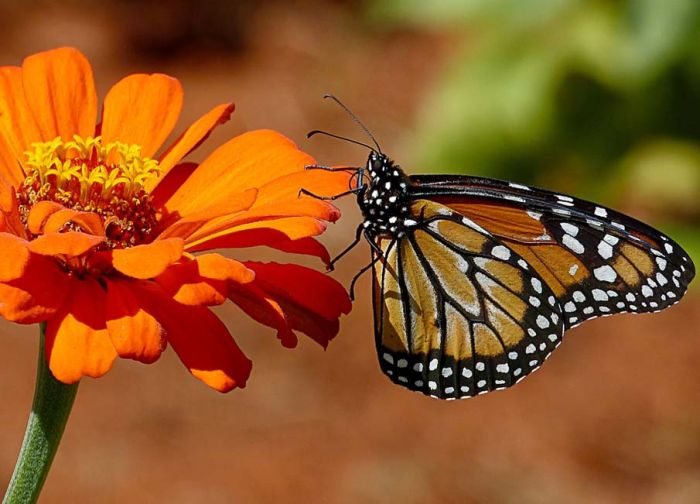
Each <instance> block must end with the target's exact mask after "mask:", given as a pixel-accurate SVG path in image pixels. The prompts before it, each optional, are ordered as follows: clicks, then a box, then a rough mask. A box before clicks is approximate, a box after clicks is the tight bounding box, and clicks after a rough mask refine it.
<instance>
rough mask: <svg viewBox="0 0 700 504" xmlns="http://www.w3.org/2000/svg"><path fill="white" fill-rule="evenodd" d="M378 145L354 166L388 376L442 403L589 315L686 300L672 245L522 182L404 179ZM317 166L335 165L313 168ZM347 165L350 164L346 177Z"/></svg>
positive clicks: (539, 354) (518, 363) (683, 269)
mask: <svg viewBox="0 0 700 504" xmlns="http://www.w3.org/2000/svg"><path fill="white" fill-rule="evenodd" d="M326 97H329V98H332V99H333V100H335V101H336V102H337V103H338V104H339V105H340V106H341V107H342V108H343V109H345V110H346V112H348V113H349V114H350V116H351V117H352V118H353V119H354V120H355V121H356V122H357V123H358V124H359V125H360V127H362V129H363V130H364V131H365V132H366V133H367V135H368V136H369V137H370V138H371V139H372V141H373V143H374V146H370V145H367V144H364V143H362V142H357V141H354V140H350V139H347V138H344V137H340V136H338V135H333V134H330V133H327V132H324V131H318V130H316V131H312V132H311V133H309V135H308V136H312V135H314V134H317V133H323V134H326V135H329V136H332V137H335V138H342V139H344V140H348V141H351V142H353V143H358V144H360V145H364V146H365V147H367V148H369V149H370V154H369V157H368V159H367V163H366V165H365V166H363V167H359V168H353V169H352V171H353V175H352V177H351V179H350V180H351V182H350V188H349V190H348V192H347V193H343V194H340V195H335V196H333V197H332V198H328V199H336V198H338V197H341V196H344V195H346V194H355V195H356V196H357V203H358V205H359V208H360V210H361V212H362V216H363V221H362V223H361V225H360V226H359V227H358V229H357V234H356V239H355V241H354V242H353V243H352V244H351V245H350V246H349V247H348V248H347V249H345V250H344V251H343V252H342V253H341V254H340V255H339V256H338V257H336V258H335V259H334V261H333V262H335V261H337V260H338V259H340V257H342V256H343V255H345V254H346V253H347V252H349V251H350V250H351V249H352V248H353V247H354V246H355V245H357V244H358V242H360V241H361V239H362V238H365V239H366V241H367V242H368V243H369V244H370V247H371V251H372V260H371V262H370V264H369V265H368V266H367V267H365V268H363V269H362V270H361V271H360V272H359V273H358V275H357V276H356V277H355V278H354V279H353V283H352V285H351V293H352V292H353V290H354V284H355V281H356V280H357V278H359V275H361V274H362V273H363V272H364V271H366V270H368V269H370V268H371V270H372V272H373V295H372V301H373V311H374V334H375V344H376V349H377V354H378V358H379V363H380V367H381V369H382V371H383V372H384V373H385V374H386V375H387V376H388V377H389V378H390V379H391V380H392V381H393V382H394V383H396V384H398V385H401V386H403V387H406V388H408V389H410V390H414V391H418V392H421V393H423V394H426V395H429V396H431V397H435V398H439V399H448V400H449V399H459V398H467V397H472V396H475V395H479V394H483V393H486V392H489V391H493V390H500V389H505V388H507V387H510V386H511V385H514V384H515V383H517V382H519V381H520V380H522V379H523V378H524V377H525V376H527V375H528V374H529V373H531V372H533V371H534V370H535V369H537V368H539V367H540V366H541V365H542V363H543V362H544V361H545V360H546V359H547V358H548V357H549V355H550V354H551V353H552V351H553V350H554V349H555V348H557V347H558V346H559V345H560V343H561V342H562V338H563V336H564V333H565V332H566V331H567V330H569V329H571V328H573V327H575V326H577V325H579V324H581V323H582V322H584V321H586V320H590V319H593V318H596V317H604V316H608V315H613V314H615V313H646V312H656V311H659V310H663V309H664V308H667V307H668V306H671V305H673V304H675V303H677V302H678V301H679V300H680V298H681V297H682V296H683V294H684V293H685V291H686V289H687V287H688V284H689V283H690V281H691V280H692V279H693V277H694V275H695V268H694V265H693V263H692V261H691V259H690V258H689V256H688V254H687V253H686V252H685V251H684V250H683V249H682V248H681V247H680V246H679V245H678V244H677V243H676V242H674V241H673V240H672V239H671V238H669V237H668V236H666V235H664V234H663V233H661V232H659V231H657V230H656V229H653V228H652V227H650V226H648V225H646V224H644V223H642V222H640V221H638V220H636V219H634V218H632V217H629V216H627V215H624V214H622V213H619V212H616V211H614V210H612V209H610V208H606V207H604V206H601V205H597V204H595V203H591V202H588V201H584V200H581V199H578V198H574V197H572V196H567V195H564V194H558V193H556V192H552V191H547V190H544V189H538V188H534V187H530V186H526V185H522V184H516V183H512V182H505V181H501V180H495V179H490V178H483V177H471V176H459V175H406V174H405V173H404V171H403V170H402V169H401V167H400V166H399V165H397V164H396V163H394V161H392V160H391V159H390V158H389V157H388V156H387V155H385V154H384V153H383V152H382V150H381V148H380V147H379V144H378V143H377V141H376V140H375V139H374V137H373V136H372V134H371V133H370V132H369V130H368V129H367V128H366V127H365V126H364V125H363V124H362V123H361V122H360V121H359V119H357V118H356V117H355V116H354V114H353V113H352V112H350V110H349V109H348V108H347V107H346V106H345V105H343V104H342V103H341V102H340V101H339V100H338V99H337V98H335V97H334V96H332V95H326ZM311 168H323V169H338V168H329V167H321V166H314V167H311ZM340 169H345V168H340Z"/></svg>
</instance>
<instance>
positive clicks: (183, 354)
mask: <svg viewBox="0 0 700 504" xmlns="http://www.w3.org/2000/svg"><path fill="white" fill-rule="evenodd" d="M159 290H160V289H159V288H157V286H154V287H152V291H153V297H152V299H154V300H157V303H155V304H154V305H153V307H152V308H153V311H152V313H154V314H155V316H156V318H157V319H158V321H159V322H160V323H161V324H162V325H163V327H164V328H165V330H166V333H167V336H168V342H169V343H170V345H171V346H172V348H173V349H174V350H175V352H176V353H177V355H178V357H180V360H181V361H182V363H183V364H184V365H185V366H186V367H187V368H188V369H189V370H190V372H191V373H192V374H193V375H194V376H195V377H196V378H198V379H200V380H202V381H203V382H204V383H206V384H207V385H209V386H210V387H212V388H213V389H215V390H218V391H219V392H228V391H229V390H231V389H233V388H235V387H245V382H246V380H247V379H248V376H249V375H250V370H251V368H252V363H251V362H250V360H249V359H248V358H247V357H246V356H245V355H244V354H243V352H242V351H241V350H240V348H238V346H237V345H236V343H235V342H234V341H233V338H232V337H231V334H230V333H229V332H228V330H227V329H226V326H225V325H224V324H223V323H222V322H221V321H220V320H219V319H218V318H217V317H216V315H214V314H213V313H212V312H211V311H209V309H208V308H206V307H203V306H185V305H182V304H180V303H177V302H175V301H173V300H172V299H170V298H169V297H168V296H167V295H165V294H164V293H162V291H161V293H160V294H158V291H159Z"/></svg>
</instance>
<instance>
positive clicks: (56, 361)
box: [46, 278, 117, 383]
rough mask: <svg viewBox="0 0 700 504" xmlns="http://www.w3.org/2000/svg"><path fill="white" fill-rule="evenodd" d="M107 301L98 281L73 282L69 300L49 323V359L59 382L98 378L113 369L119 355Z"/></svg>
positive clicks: (69, 291) (47, 330)
mask: <svg viewBox="0 0 700 504" xmlns="http://www.w3.org/2000/svg"><path fill="white" fill-rule="evenodd" d="M105 299H106V296H105V292H104V290H102V287H100V285H99V284H98V283H97V282H96V281H95V280H94V279H92V278H87V279H85V280H79V279H77V278H73V279H72V281H71V285H70V287H69V289H68V298H67V299H66V301H65V303H64V304H63V306H61V308H60V309H59V310H58V312H57V313H56V315H55V316H54V317H53V318H52V319H50V320H49V321H48V322H47V323H46V358H47V360H48V362H49V369H51V372H52V373H53V375H54V376H55V377H56V379H57V380H59V381H61V382H63V383H75V382H77V381H78V380H80V378H82V377H83V376H91V377H93V378H97V377H99V376H102V375H104V374H105V373H106V372H107V371H109V369H110V368H111V367H112V364H113V363H114V360H115V359H116V358H117V352H116V350H115V349H114V346H113V345H112V341H111V340H110V339H109V334H108V332H107V327H106V325H105Z"/></svg>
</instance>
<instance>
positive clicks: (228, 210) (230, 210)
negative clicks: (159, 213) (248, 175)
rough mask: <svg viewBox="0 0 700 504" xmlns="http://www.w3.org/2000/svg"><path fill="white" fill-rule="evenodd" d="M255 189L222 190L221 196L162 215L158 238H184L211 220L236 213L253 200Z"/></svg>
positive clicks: (207, 224)
mask: <svg viewBox="0 0 700 504" xmlns="http://www.w3.org/2000/svg"><path fill="white" fill-rule="evenodd" d="M257 194H258V192H257V190H256V189H248V190H247V191H244V192H242V193H236V194H230V193H225V192H224V191H222V196H220V197H218V198H212V200H211V201H209V202H208V203H202V204H201V206H199V207H189V206H188V207H185V208H182V209H180V210H178V212H176V213H175V214H172V215H164V216H163V218H162V219H161V223H160V225H161V226H163V231H162V232H161V233H160V234H159V235H158V239H160V240H162V239H163V238H168V237H172V236H179V237H181V238H186V237H188V236H190V235H191V234H192V233H194V232H195V231H197V230H198V229H200V228H201V227H202V226H209V224H210V222H211V221H212V220H216V219H219V218H221V219H227V218H229V217H228V216H229V215H237V214H240V213H241V212H242V211H244V210H247V209H248V208H250V207H251V205H253V203H254V202H255V198H256V197H257Z"/></svg>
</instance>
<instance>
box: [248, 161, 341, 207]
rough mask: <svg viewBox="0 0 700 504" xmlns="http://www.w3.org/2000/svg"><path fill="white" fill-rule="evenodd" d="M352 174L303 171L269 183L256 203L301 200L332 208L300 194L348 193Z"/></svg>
mask: <svg viewBox="0 0 700 504" xmlns="http://www.w3.org/2000/svg"><path fill="white" fill-rule="evenodd" d="M351 176H352V174H351V173H348V172H345V171H328V170H303V171H298V172H294V173H289V174H286V175H284V176H281V177H278V178H276V179H274V180H271V181H269V182H268V183H266V184H265V185H264V186H262V187H261V188H260V196H259V197H258V201H257V203H256V207H257V206H263V205H266V204H268V203H277V202H279V201H282V200H284V201H296V200H299V199H302V200H306V201H315V202H319V203H324V204H325V205H328V206H330V204H329V203H327V202H325V201H323V200H319V199H318V198H314V197H313V196H310V195H308V194H300V191H301V190H302V189H303V190H306V191H308V192H311V193H313V194H315V195H316V196H321V197H332V196H336V195H338V194H342V193H344V192H347V191H348V190H349V189H351V187H350V178H351Z"/></svg>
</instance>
